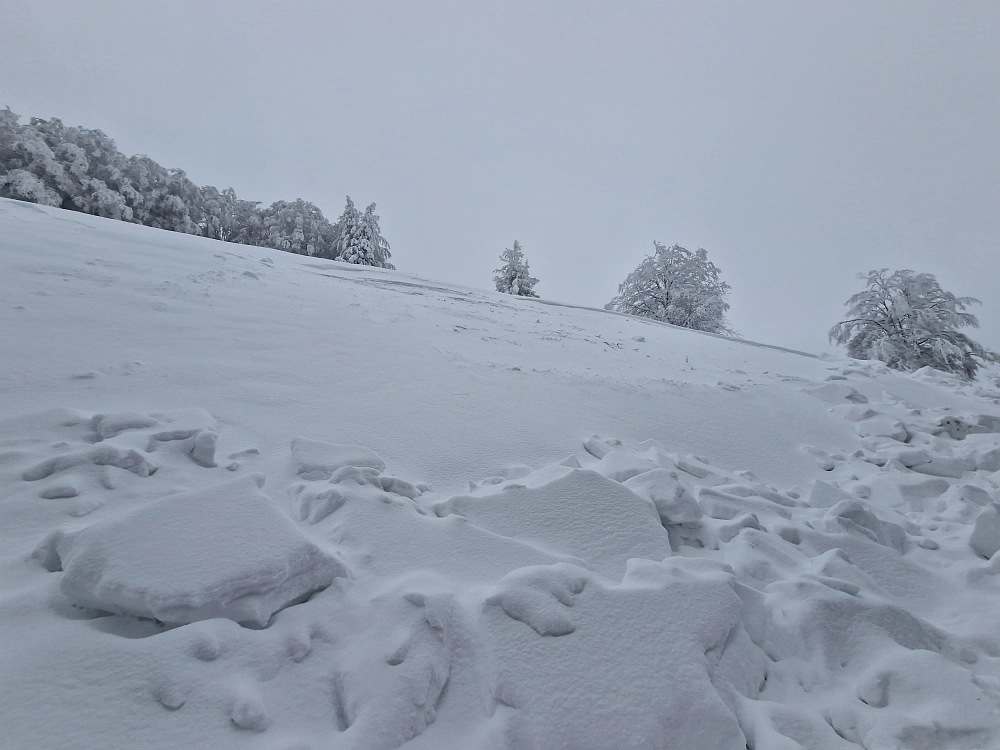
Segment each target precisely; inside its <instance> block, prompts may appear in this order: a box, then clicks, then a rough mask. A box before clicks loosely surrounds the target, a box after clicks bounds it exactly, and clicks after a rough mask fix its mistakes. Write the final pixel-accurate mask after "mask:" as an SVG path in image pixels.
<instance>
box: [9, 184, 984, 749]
mask: <svg viewBox="0 0 1000 750" xmlns="http://www.w3.org/2000/svg"><path fill="white" fill-rule="evenodd" d="M0 359H2V362H3V367H2V368H0V420H2V421H0V644H2V647H0V674H3V675H4V677H3V679H2V680H0V725H2V727H3V731H2V733H0V747H5V748H7V747H9V748H12V749H13V748H23V747H46V748H58V747H108V748H112V747H114V748H118V747H122V748H124V747H143V748H178V747H213V748H230V747H232V748H275V749H276V750H277V749H281V750H292V749H293V748H295V749H297V750H302V749H304V748H316V749H317V750H318V748H358V749H361V748H365V749H368V748H372V749H374V748H394V747H399V746H403V747H405V748H469V749H471V748H484V749H485V748H509V749H510V750H515V749H517V750H520V749H521V748H540V749H544V750H547V749H548V748H567V749H569V748H572V749H573V750H579V749H584V748H593V749H594V750H604V749H606V748H610V747H620V748H654V747H656V748H659V747H664V748H666V747H670V748H673V747H677V748H706V750H707V749H708V748H734V749H735V750H741V749H742V748H745V747H750V748H754V750H770V749H771V748H774V749H775V750H786V748H787V749H789V750H791V749H793V748H815V749H817V750H826V749H828V748H829V749H836V748H843V749H845V750H846V749H848V748H857V747H865V748H871V749H874V748H879V749H881V748H896V747H902V748H925V747H926V748H929V747H935V748H937V747H956V748H957V747H962V748H976V747H984V748H985V747H995V746H997V745H1000V648H998V647H997V645H996V644H997V640H996V639H997V636H998V631H997V625H996V623H997V622H998V616H1000V588H998V582H997V579H996V578H995V574H996V573H998V572H1000V558H998V557H993V559H992V561H989V560H988V559H987V558H989V557H990V556H991V555H992V554H993V553H994V552H996V550H997V549H998V548H1000V506H993V505H991V503H992V502H1000V491H998V485H1000V474H998V473H997V472H998V471H1000V392H998V391H997V390H996V389H995V388H993V387H991V386H989V385H988V384H986V383H972V384H969V383H963V382H960V381H958V380H956V379H954V378H952V377H950V376H945V375H943V374H941V373H936V372H934V371H923V372H918V373H915V374H913V375H901V374H898V373H891V372H889V371H887V370H886V369H885V368H884V367H882V366H881V365H879V364H878V363H868V362H856V361H849V360H832V359H828V358H816V357H813V356H811V355H808V354H804V353H800V352H792V351H788V350H783V349H780V348H776V347H768V346H765V345H761V344H754V343H753V342H744V341H737V340H730V339H726V338H723V337H719V336H711V335H706V334H702V333H698V332H693V331H689V330H684V329H677V328H673V327H670V326H665V325H661V324H657V323H654V322H651V321H645V320H640V319H636V318H630V317H626V316H622V315H615V314H611V313H608V312H604V311H600V310H590V309H582V308H577V307H572V306H567V305H560V304H557V303H552V302H549V301H545V300H529V299H519V298H512V297H508V296H503V295H499V294H495V293H492V292H486V291H482V290H477V289H469V288H461V287H456V286H452V285H444V284H441V283H438V282H435V281H432V280H427V279H422V278H417V277H414V276H410V275H407V274H405V273H403V272H400V271H389V270H383V269H377V268H371V267H358V266H350V265H347V264H342V263H336V262H331V261H322V260H317V259H313V258H309V257H304V256H297V255H291V254H286V253H281V252H278V251H271V250H268V249H266V248H260V247H247V246H241V245H234V244H228V243H222V242H217V241H214V240H208V239H204V238H199V237H193V236H188V235H182V234H177V233H169V232H165V231H160V230H155V229H149V228H146V227H141V226H136V225H130V224H125V223H120V222H114V221H111V220H106V219H100V218H95V217H90V216H85V215H82V214H78V213H71V212H67V211H62V210H58V209H53V208H47V207H41V206H36V205H32V204H27V203H20V202H16V201H9V200H0ZM970 538H971V542H972V543H971V544H970Z"/></svg>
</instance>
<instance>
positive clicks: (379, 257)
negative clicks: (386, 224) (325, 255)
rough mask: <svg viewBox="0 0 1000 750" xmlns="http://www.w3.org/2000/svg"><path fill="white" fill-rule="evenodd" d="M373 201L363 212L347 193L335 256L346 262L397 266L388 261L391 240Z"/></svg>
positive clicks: (335, 234)
mask: <svg viewBox="0 0 1000 750" xmlns="http://www.w3.org/2000/svg"><path fill="white" fill-rule="evenodd" d="M378 220H379V217H378V216H377V215H376V214H375V204H374V203H372V204H371V205H370V206H368V208H366V209H365V212H364V213H363V214H362V213H361V212H360V211H359V210H358V209H357V208H356V207H355V205H354V201H352V200H351V196H347V205H346V206H345V207H344V213H342V214H341V215H340V218H339V219H338V220H337V224H336V227H335V229H334V240H333V247H334V252H335V253H336V254H335V255H334V257H335V258H336V259H337V260H342V261H344V262H345V263H357V264H359V265H365V266H379V267H380V268H395V266H393V265H392V263H390V262H389V258H390V257H391V253H390V252H389V243H388V241H386V239H385V238H384V237H383V236H382V231H381V229H380V228H379V225H378Z"/></svg>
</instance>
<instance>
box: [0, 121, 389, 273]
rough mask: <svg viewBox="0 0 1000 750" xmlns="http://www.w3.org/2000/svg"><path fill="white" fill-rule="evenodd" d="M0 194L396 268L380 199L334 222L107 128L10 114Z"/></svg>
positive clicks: (1, 128)
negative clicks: (197, 176) (250, 196)
mask: <svg viewBox="0 0 1000 750" xmlns="http://www.w3.org/2000/svg"><path fill="white" fill-rule="evenodd" d="M0 197H4V198H15V199H17V200H23V201H30V202H32V203H39V204H42V205H45V206H55V207H57V208H65V209H68V210H70V211H80V212H82V213H87V214H92V215H94V216H103V217H106V218H109V219H118V220H120V221H127V222H132V223H135V224H142V225H144V226H148V227H156V228H158V229H166V230H169V231H173V232H185V233H187V234H197V235H201V236H202V237H209V238H212V239H216V240H223V241H225V242H238V243H241V244H244V245H257V246H260V247H271V248H274V249H276V250H284V251H286V252H290V253H298V254H300V255H312V256H316V257H319V258H329V259H331V260H343V261H346V262H348V263H360V264H364V265H370V266H381V267H383V268H392V267H393V266H392V264H391V263H390V262H389V258H390V257H391V253H390V251H389V243H388V242H387V241H386V240H385V238H384V237H383V236H382V233H381V230H380V228H379V217H378V216H377V215H376V214H375V204H374V203H372V204H371V205H369V206H368V207H367V208H366V209H365V210H364V211H361V210H359V209H358V208H356V207H355V205H354V202H353V201H352V200H351V199H350V197H349V196H348V198H347V205H346V206H345V207H344V212H343V213H342V214H341V216H340V218H339V219H337V221H336V222H335V223H331V222H330V221H329V220H328V219H327V218H326V217H325V216H323V212H322V211H321V210H320V209H319V208H318V207H317V206H316V205H315V204H313V203H310V202H309V201H305V200H302V199H301V198H299V199H297V200H295V201H276V202H274V203H272V204H271V205H270V206H262V205H261V203H260V201H250V200H244V199H242V198H239V197H238V196H237V195H236V191H234V190H233V189H232V188H226V189H224V190H218V189H217V188H215V187H213V186H211V185H206V186H204V187H199V186H198V185H195V184H194V183H193V182H192V181H191V180H190V179H188V176H187V175H186V174H185V173H184V170H183V169H167V168H165V167H163V166H161V165H160V164H158V163H157V162H155V161H154V160H152V159H150V158H149V157H148V156H143V155H135V156H126V155H125V154H123V153H122V152H121V151H119V150H118V147H117V146H116V144H115V142H114V140H112V139H111V138H110V137H108V136H107V135H106V134H105V133H104V132H102V131H100V130H91V129H89V128H83V127H71V126H67V125H64V124H63V122H62V121H61V120H59V119H58V118H55V117H54V118H52V119H51V120H43V119H41V118H38V117H33V118H31V120H30V121H29V122H28V123H27V124H22V123H21V122H20V118H19V117H18V116H17V115H16V114H14V112H12V111H11V110H10V108H9V107H8V108H6V109H4V110H0Z"/></svg>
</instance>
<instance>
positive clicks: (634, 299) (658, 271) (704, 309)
mask: <svg viewBox="0 0 1000 750" xmlns="http://www.w3.org/2000/svg"><path fill="white" fill-rule="evenodd" d="M653 248H654V251H653V254H652V255H648V256H646V258H645V259H644V260H643V261H642V263H640V264H639V267H638V268H636V269H635V270H634V271H633V272H632V273H630V274H629V275H628V277H626V279H625V281H623V282H622V283H621V285H619V287H618V296H616V297H615V298H614V299H612V300H611V301H610V302H609V303H608V304H607V305H605V306H604V307H605V309H607V310H616V311H618V312H624V313H628V314H629V315H639V316H641V317H644V318H653V319H654V320H661V321H663V322H665V323H670V324H671V325H675V326H681V327H683V328H694V329H695V330H698V331H708V332H709V333H723V334H728V335H735V332H734V331H733V329H732V328H730V326H729V324H728V323H727V322H726V311H727V310H728V309H729V303H728V302H726V296H727V295H728V294H729V290H730V287H729V284H727V283H726V282H724V281H721V280H720V278H719V274H720V273H721V272H720V270H719V269H718V267H717V266H716V265H715V264H714V263H712V262H711V261H710V260H709V259H708V253H707V252H705V250H703V249H702V248H698V250H696V251H694V252H692V251H690V250H688V249H687V248H683V247H681V246H680V245H674V246H673V247H666V246H664V245H662V244H661V243H659V242H654V243H653Z"/></svg>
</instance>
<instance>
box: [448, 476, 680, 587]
mask: <svg viewBox="0 0 1000 750" xmlns="http://www.w3.org/2000/svg"><path fill="white" fill-rule="evenodd" d="M437 512H438V515H441V516H446V515H449V514H457V515H461V516H464V517H466V518H468V519H469V520H470V521H471V522H472V523H474V524H476V525H477V526H479V527H481V528H484V529H486V530H487V531H492V532H494V533H496V534H501V535H502V536H507V537H513V538H515V539H519V540H521V541H523V542H527V543H529V544H531V545H533V546H535V547H538V548H541V549H542V550H544V551H548V552H551V553H555V554H556V555H562V556H571V557H575V558H577V559H582V560H583V561H585V562H586V564H587V566H588V567H589V568H591V569H592V570H596V571H598V572H599V573H601V574H603V575H607V576H612V577H615V578H621V576H622V574H624V572H625V563H626V561H627V560H628V559H629V558H632V557H643V558H647V559H651V560H662V559H664V558H666V557H670V555H671V551H670V539H669V536H668V535H667V532H666V529H664V528H663V526H662V525H661V524H660V519H659V517H658V516H657V513H656V511H655V509H654V508H653V507H652V505H651V504H650V502H649V501H648V500H644V499H643V498H641V497H638V496H637V495H636V494H635V493H634V492H632V491H631V490H629V489H627V488H625V487H623V486H622V485H620V484H618V483H617V482H613V481H611V480H610V479H606V478H605V477H602V476H601V475H600V474H598V473H597V472H594V471H588V470H586V469H571V470H570V471H569V472H568V473H566V474H565V475H563V476H561V477H560V478H558V479H555V480H553V481H551V482H548V483H546V484H543V485H541V486H536V487H525V486H521V485H513V486H509V487H508V488H507V489H505V490H503V491H502V492H500V493H499V494H496V495H489V496H486V497H471V496H459V497H453V498H451V499H450V500H448V501H446V502H444V503H442V504H441V505H440V506H439V507H438V508H437Z"/></svg>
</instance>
